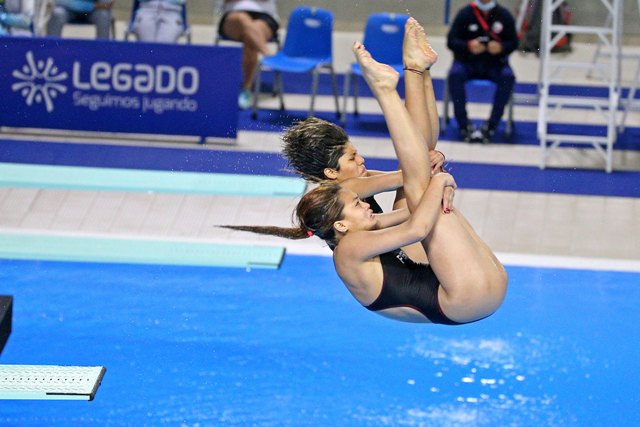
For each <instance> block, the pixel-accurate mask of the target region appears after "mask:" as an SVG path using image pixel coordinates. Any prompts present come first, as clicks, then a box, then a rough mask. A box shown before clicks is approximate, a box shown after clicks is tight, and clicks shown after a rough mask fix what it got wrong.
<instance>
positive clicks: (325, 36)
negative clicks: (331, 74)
mask: <svg viewBox="0 0 640 427" xmlns="http://www.w3.org/2000/svg"><path fill="white" fill-rule="evenodd" d="M332 34H333V13H331V12H330V11H328V10H326V9H321V8H317V7H306V6H301V7H297V8H295V9H294V10H293V11H292V12H291V15H290V16H289V23H288V24H287V36H286V39H285V41H284V47H283V52H284V54H285V55H287V56H291V57H306V58H317V59H326V60H331V58H332V57H333V50H332V45H333V43H332V39H331V37H332Z"/></svg>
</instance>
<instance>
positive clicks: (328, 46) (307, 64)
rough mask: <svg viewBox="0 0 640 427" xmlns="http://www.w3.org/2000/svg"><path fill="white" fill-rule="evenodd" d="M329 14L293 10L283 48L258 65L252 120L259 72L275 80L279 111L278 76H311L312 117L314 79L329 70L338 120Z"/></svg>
mask: <svg viewBox="0 0 640 427" xmlns="http://www.w3.org/2000/svg"><path fill="white" fill-rule="evenodd" d="M332 33H333V14H332V13H331V12H330V11H328V10H326V9H320V8H316V7H306V6H302V7H297V8H295V9H294V10H293V11H292V12H291V15H290V16H289V23H288V25H287V37H286V39H285V41H284V46H283V47H282V49H281V50H280V51H279V52H278V53H276V54H275V55H270V56H265V57H264V58H262V60H261V61H260V65H259V67H258V71H257V73H256V77H255V80H254V85H253V110H252V115H251V116H252V117H253V118H254V119H255V118H256V117H257V114H258V93H259V91H260V83H261V82H260V80H261V74H262V71H265V70H272V71H273V72H274V76H275V83H274V84H275V87H274V89H275V90H276V93H277V94H278V96H279V98H280V109H281V110H284V109H285V107H284V97H283V94H282V92H283V89H282V73H283V72H284V73H311V75H312V88H311V106H310V107H309V116H313V112H314V105H315V98H316V93H317V91H318V78H319V74H320V71H322V70H329V72H330V73H331V80H332V84H333V94H334V98H335V102H336V115H337V116H338V117H339V116H340V106H339V101H338V85H337V83H336V75H335V72H334V69H333V43H332Z"/></svg>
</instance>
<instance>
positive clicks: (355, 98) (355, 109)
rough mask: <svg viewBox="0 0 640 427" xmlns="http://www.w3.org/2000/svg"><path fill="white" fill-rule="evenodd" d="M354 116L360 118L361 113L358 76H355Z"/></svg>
mask: <svg viewBox="0 0 640 427" xmlns="http://www.w3.org/2000/svg"><path fill="white" fill-rule="evenodd" d="M353 80H354V81H353V115H354V116H356V117H358V116H359V115H360V112H359V111H358V76H357V75H354V76H353Z"/></svg>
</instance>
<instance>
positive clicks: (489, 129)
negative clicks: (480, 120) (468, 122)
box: [480, 122, 496, 144]
mask: <svg viewBox="0 0 640 427" xmlns="http://www.w3.org/2000/svg"><path fill="white" fill-rule="evenodd" d="M480 132H481V133H482V141H481V142H482V143H483V144H488V143H490V142H491V138H493V134H495V133H496V128H495V127H494V126H491V125H490V124H489V122H485V123H484V124H483V125H482V127H481V128H480Z"/></svg>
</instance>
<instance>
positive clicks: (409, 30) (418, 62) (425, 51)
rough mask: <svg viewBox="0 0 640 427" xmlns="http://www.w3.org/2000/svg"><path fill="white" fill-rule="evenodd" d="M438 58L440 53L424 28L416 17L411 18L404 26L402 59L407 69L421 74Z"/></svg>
mask: <svg viewBox="0 0 640 427" xmlns="http://www.w3.org/2000/svg"><path fill="white" fill-rule="evenodd" d="M437 60H438V54H437V53H436V52H435V51H434V50H433V49H432V48H431V45H430V44H429V41H428V40H427V36H426V34H425V32H424V28H422V26H421V25H420V24H419V23H418V21H416V20H415V19H414V18H409V19H408V20H407V23H406V24H405V27H404V41H403V45H402V61H403V63H404V66H405V68H406V69H409V70H413V72H420V74H421V73H422V72H423V71H424V70H426V69H428V68H430V67H431V66H432V65H433V64H435V62H436V61H437Z"/></svg>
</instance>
